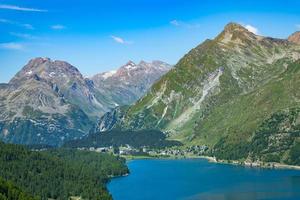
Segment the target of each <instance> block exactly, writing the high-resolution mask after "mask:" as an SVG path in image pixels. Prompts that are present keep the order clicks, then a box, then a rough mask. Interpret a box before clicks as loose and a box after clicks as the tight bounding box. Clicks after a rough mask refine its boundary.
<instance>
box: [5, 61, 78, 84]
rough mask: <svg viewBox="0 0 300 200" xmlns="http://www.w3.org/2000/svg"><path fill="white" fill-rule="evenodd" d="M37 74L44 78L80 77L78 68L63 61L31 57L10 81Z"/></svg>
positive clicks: (13, 81)
mask: <svg viewBox="0 0 300 200" xmlns="http://www.w3.org/2000/svg"><path fill="white" fill-rule="evenodd" d="M37 76H38V77H40V78H43V79H45V80H50V79H57V78H59V79H64V78H66V77H69V78H70V77H80V78H82V75H81V73H80V72H79V70H78V69H77V68H76V67H74V66H72V65H71V64H69V63H67V62H65V61H59V60H54V61H53V60H51V59H50V58H42V57H38V58H34V59H31V60H30V61H29V62H28V63H27V64H26V65H25V66H24V67H23V69H22V70H21V71H19V72H18V73H17V74H16V76H15V77H14V78H13V79H12V80H11V81H10V83H20V82H21V81H22V80H28V79H31V78H35V77H37Z"/></svg>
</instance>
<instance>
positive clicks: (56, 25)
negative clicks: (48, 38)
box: [51, 24, 66, 30]
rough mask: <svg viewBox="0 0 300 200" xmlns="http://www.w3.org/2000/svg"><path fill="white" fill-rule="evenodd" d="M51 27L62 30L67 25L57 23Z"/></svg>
mask: <svg viewBox="0 0 300 200" xmlns="http://www.w3.org/2000/svg"><path fill="white" fill-rule="evenodd" d="M51 28H52V29H53V30H62V29H65V28H66V27H65V26H63V25H61V24H55V25H52V26H51Z"/></svg>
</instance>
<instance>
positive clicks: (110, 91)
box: [91, 61, 171, 106]
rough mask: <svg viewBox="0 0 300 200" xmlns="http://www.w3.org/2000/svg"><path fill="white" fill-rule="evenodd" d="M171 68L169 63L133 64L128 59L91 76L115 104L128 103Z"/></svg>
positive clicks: (140, 95)
mask: <svg viewBox="0 0 300 200" xmlns="http://www.w3.org/2000/svg"><path fill="white" fill-rule="evenodd" d="M170 69H171V65H169V64H167V63H164V62H161V61H153V62H151V63H147V62H145V61H141V62H140V63H138V64H135V63H134V62H132V61H129V62H128V63H127V64H126V65H124V66H122V67H120V68H119V69H117V70H115V71H109V72H105V73H101V74H97V75H95V76H93V77H92V78H91V79H92V80H93V82H94V84H95V87H96V88H98V89H99V91H101V93H102V94H105V95H106V96H109V97H110V99H111V100H112V101H113V102H114V104H115V105H117V106H122V105H130V104H132V103H134V102H135V101H137V100H138V99H139V98H140V97H142V96H143V95H144V94H145V93H146V92H147V91H148V89H149V88H150V87H151V86H152V84H153V83H154V82H155V81H157V80H158V79H159V78H160V77H161V76H162V75H164V74H165V73H167V72H168V71H169V70H170Z"/></svg>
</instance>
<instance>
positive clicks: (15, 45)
mask: <svg viewBox="0 0 300 200" xmlns="http://www.w3.org/2000/svg"><path fill="white" fill-rule="evenodd" d="M0 48H1V49H8V50H23V49H24V46H23V45H22V44H20V43H15V42H9V43H0Z"/></svg>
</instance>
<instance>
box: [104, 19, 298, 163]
mask: <svg viewBox="0 0 300 200" xmlns="http://www.w3.org/2000/svg"><path fill="white" fill-rule="evenodd" d="M299 58H300V46H299V45H297V44H296V43H292V42H290V41H288V40H283V39H275V38H269V37H262V36H258V35H255V34H253V33H251V32H249V31H248V30H247V29H245V28H244V27H243V26H241V25H239V24H235V23H230V24H228V25H227V26H226V27H225V28H224V30H223V31H222V32H221V33H220V34H219V35H218V36H217V37H216V38H215V39H213V40H206V41H205V42H204V43H202V44H201V45H199V46H197V47H196V48H194V49H192V50H191V51H190V52H188V54H186V55H185V56H184V57H183V58H182V59H181V60H180V61H179V62H178V63H177V64H176V65H175V67H174V68H173V69H172V70H170V71H169V72H168V73H167V74H166V75H165V76H163V77H162V78H161V79H160V80H159V81H158V82H156V83H155V84H154V85H153V86H152V87H151V88H150V90H149V92H148V93H147V94H146V95H145V96H144V97H143V98H141V99H140V100H139V101H137V102H136V103H135V104H134V105H133V106H130V107H129V108H128V109H127V110H126V111H125V113H123V114H122V115H121V116H122V118H121V119H120V120H118V122H117V123H116V124H115V125H114V126H113V127H121V128H123V129H149V128H151V129H152V128H157V129H160V130H163V131H165V132H166V133H168V135H170V136H171V138H173V139H178V140H180V141H182V142H184V143H186V144H205V145H209V146H210V148H211V149H215V150H216V151H218V152H226V153H228V154H218V155H219V157H221V158H230V159H238V158H241V157H245V156H247V153H249V149H248V147H249V146H248V145H249V144H248V142H249V141H250V140H251V137H252V135H253V134H254V132H255V131H256V129H258V127H259V126H260V124H261V123H263V121H264V120H267V119H268V118H269V117H270V116H271V115H272V114H273V113H276V112H279V111H282V110H286V109H289V108H291V107H299V106H300V105H299V102H300V101H299V100H300V96H299V95H300V94H299V90H298V89H297V88H299V86H300V83H299V73H298V72H299V70H298V69H299V67H300V66H299V62H297V60H299ZM114 116H116V115H114ZM106 121H109V119H106ZM99 124H101V122H100V123H99ZM296 140H297V137H294V138H293V140H292V143H291V145H294V143H295V141H296ZM221 144H222V145H221ZM291 145H290V146H288V147H287V149H290V148H291ZM244 147H245V149H246V150H245V149H244ZM249 148H250V147H249ZM241 149H243V152H242V150H241ZM229 152H230V153H229ZM280 156H282V155H280ZM281 158H282V157H281Z"/></svg>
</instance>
